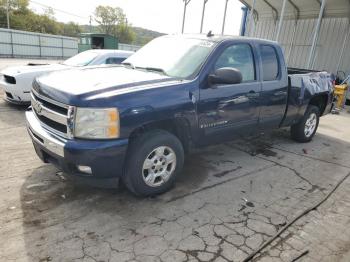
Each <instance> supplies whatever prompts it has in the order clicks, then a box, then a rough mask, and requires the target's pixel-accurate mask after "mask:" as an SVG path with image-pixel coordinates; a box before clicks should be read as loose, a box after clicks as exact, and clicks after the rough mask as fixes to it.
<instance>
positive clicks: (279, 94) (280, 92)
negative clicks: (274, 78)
mask: <svg viewBox="0 0 350 262" xmlns="http://www.w3.org/2000/svg"><path fill="white" fill-rule="evenodd" d="M273 95H274V96H284V95H287V91H277V92H275V93H273Z"/></svg>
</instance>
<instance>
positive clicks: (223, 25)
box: [221, 0, 228, 35]
mask: <svg viewBox="0 0 350 262" xmlns="http://www.w3.org/2000/svg"><path fill="white" fill-rule="evenodd" d="M227 3H228V0H226V2H225V11H224V18H223V20H222V29H221V34H222V35H223V34H224V30H225V21H226V12H227Z"/></svg>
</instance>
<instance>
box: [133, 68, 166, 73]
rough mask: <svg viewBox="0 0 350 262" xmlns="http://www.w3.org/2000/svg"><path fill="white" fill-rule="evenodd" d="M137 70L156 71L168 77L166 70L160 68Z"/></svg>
mask: <svg viewBox="0 0 350 262" xmlns="http://www.w3.org/2000/svg"><path fill="white" fill-rule="evenodd" d="M136 68H140V69H145V70H147V71H155V72H159V73H162V74H163V75H167V73H166V72H165V71H164V69H162V68H158V67H136Z"/></svg>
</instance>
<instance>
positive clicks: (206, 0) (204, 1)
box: [200, 0, 208, 33]
mask: <svg viewBox="0 0 350 262" xmlns="http://www.w3.org/2000/svg"><path fill="white" fill-rule="evenodd" d="M207 2H208V0H203V10H202V20H201V30H200V33H202V32H203V23H204V13H205V5H206V4H207Z"/></svg>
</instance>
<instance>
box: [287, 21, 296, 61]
mask: <svg viewBox="0 0 350 262" xmlns="http://www.w3.org/2000/svg"><path fill="white" fill-rule="evenodd" d="M297 28H298V20H295V23H294V29H293V33H292V41H291V42H290V47H289V51H288V55H287V59H286V63H287V65H288V63H289V58H290V54H291V53H292V49H293V46H294V42H295V35H296V32H297Z"/></svg>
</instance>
